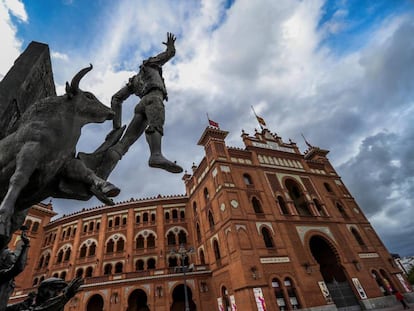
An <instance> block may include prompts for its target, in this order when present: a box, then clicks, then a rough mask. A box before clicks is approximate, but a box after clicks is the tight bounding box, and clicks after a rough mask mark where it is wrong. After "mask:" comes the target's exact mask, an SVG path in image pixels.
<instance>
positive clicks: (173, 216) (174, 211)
mask: <svg viewBox="0 0 414 311" xmlns="http://www.w3.org/2000/svg"><path fill="white" fill-rule="evenodd" d="M172 218H173V219H178V211H177V210H176V209H173V211H172Z"/></svg>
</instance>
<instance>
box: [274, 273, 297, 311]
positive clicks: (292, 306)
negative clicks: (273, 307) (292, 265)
mask: <svg viewBox="0 0 414 311" xmlns="http://www.w3.org/2000/svg"><path fill="white" fill-rule="evenodd" d="M272 287H273V293H274V295H275V298H276V303H277V305H278V306H279V309H280V310H296V309H300V308H301V305H300V303H299V299H298V295H297V292H296V288H295V286H294V284H293V281H292V280H291V279H290V278H286V279H285V281H284V282H283V283H281V282H280V281H279V280H278V279H276V278H274V279H272Z"/></svg>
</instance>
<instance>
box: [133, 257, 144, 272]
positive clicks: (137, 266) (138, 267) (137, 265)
mask: <svg viewBox="0 0 414 311" xmlns="http://www.w3.org/2000/svg"><path fill="white" fill-rule="evenodd" d="M142 270H144V261H143V260H141V259H139V260H137V261H136V262H135V271H142Z"/></svg>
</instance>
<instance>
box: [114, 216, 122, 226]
mask: <svg viewBox="0 0 414 311" xmlns="http://www.w3.org/2000/svg"><path fill="white" fill-rule="evenodd" d="M120 223H121V218H120V217H119V216H116V217H115V227H118V226H119V225H120Z"/></svg>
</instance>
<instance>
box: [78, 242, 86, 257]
mask: <svg viewBox="0 0 414 311" xmlns="http://www.w3.org/2000/svg"><path fill="white" fill-rule="evenodd" d="M86 250H87V247H86V244H83V245H82V247H81V249H80V252H79V257H80V258H84V257H86Z"/></svg>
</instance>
